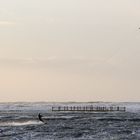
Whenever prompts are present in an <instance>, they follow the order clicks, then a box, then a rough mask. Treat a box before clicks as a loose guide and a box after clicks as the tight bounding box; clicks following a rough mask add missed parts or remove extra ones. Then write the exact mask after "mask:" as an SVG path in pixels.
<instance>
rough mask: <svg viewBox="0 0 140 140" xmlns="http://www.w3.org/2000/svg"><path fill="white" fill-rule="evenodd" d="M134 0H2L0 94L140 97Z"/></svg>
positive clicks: (6, 98)
mask: <svg viewBox="0 0 140 140" xmlns="http://www.w3.org/2000/svg"><path fill="white" fill-rule="evenodd" d="M139 5H140V1H139V0H59V1H58V0H0V101H1V102H17V101H29V102H30V101H31V102H34V101H49V102H51V101H56V102H65V101H77V102H87V101H115V102H123V101H124V102H127V101H131V102H138V101H140V94H139V93H140V86H139V83H140V61H139V60H140V55H139V54H140V30H139V27H140V10H139Z"/></svg>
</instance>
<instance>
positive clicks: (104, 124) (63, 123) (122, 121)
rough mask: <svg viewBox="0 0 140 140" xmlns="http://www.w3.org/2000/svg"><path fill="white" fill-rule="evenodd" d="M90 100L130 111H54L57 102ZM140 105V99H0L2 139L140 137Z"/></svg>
mask: <svg viewBox="0 0 140 140" xmlns="http://www.w3.org/2000/svg"><path fill="white" fill-rule="evenodd" d="M91 104H92V105H98V106H100V105H104V106H110V105H116V106H117V105H119V106H126V108H127V111H126V112H94V113H91V112H90V113H88V112H86V113H84V112H51V107H52V106H56V105H81V106H82V105H83V106H84V105H91ZM139 108H140V103H3V104H2V103H1V104H0V140H47V139H48V140H49V139H50V140H51V139H52V140H53V139H55V140H57V139H58V140H59V139H60V140H63V139H64V140H75V139H79V140H81V139H85V140H88V139H89V140H90V139H91V140H140V110H139ZM38 113H42V114H43V115H44V120H45V121H46V122H47V124H43V123H42V122H40V121H39V120H38V118H37V115H38Z"/></svg>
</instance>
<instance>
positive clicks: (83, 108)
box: [52, 106, 126, 112]
mask: <svg viewBox="0 0 140 140" xmlns="http://www.w3.org/2000/svg"><path fill="white" fill-rule="evenodd" d="M52 111H59V112H60V111H69V112H70V111H74V112H80V111H81V112H113V111H118V112H125V111H126V107H119V106H110V107H105V106H54V107H52Z"/></svg>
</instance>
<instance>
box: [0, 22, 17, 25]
mask: <svg viewBox="0 0 140 140" xmlns="http://www.w3.org/2000/svg"><path fill="white" fill-rule="evenodd" d="M13 25H16V22H13V21H0V26H13Z"/></svg>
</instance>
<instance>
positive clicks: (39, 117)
mask: <svg viewBox="0 0 140 140" xmlns="http://www.w3.org/2000/svg"><path fill="white" fill-rule="evenodd" d="M42 117H43V116H42V115H41V114H40V113H39V114H38V119H39V120H40V121H41V122H43V123H44V121H43V119H42Z"/></svg>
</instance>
